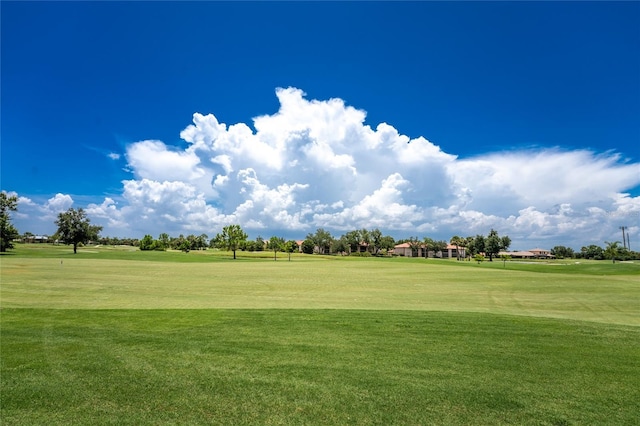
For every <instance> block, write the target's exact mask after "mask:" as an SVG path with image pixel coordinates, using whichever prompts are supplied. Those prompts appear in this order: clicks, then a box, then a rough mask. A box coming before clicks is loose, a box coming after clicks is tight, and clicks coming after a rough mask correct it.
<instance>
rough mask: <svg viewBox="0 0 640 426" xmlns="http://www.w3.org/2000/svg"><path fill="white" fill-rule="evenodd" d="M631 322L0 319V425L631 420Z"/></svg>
mask: <svg viewBox="0 0 640 426" xmlns="http://www.w3.org/2000/svg"><path fill="white" fill-rule="evenodd" d="M638 331H639V330H638V328H637V327H629V326H612V325H603V324H597V323H585V322H568V321H559V320H547V319H534V318H526V317H514V316H504V315H487V314H466V313H434V312H398V311H384V312H380V311H348V310H334V311H331V310H330V311H321V310H284V311H283V310H186V311H185V310H162V311H158V310H146V311H145V310H117V311H95V310H34V309H8V310H7V309H4V310H3V312H2V333H3V334H2V340H3V341H2V371H3V374H2V419H3V424H29V425H32V424H43V425H44V424H47V425H51V424H131V425H134V424H327V425H335V424H363V425H364V424H380V425H389V424H476V425H480V424H482V425H485V424H492V425H498V424H531V425H539V424H548V425H563V424H598V425H603V424H611V425H625V424H626V425H632V424H637V423H636V422H637V414H638V412H640V391H639V388H638V386H637V384H638V380H637V379H638V377H639V373H640V371H639V366H638V359H640V346H639V341H640V340H639V337H640V336H639V333H638Z"/></svg>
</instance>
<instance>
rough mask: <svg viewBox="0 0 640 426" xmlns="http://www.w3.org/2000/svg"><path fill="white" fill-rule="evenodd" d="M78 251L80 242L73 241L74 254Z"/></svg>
mask: <svg viewBox="0 0 640 426" xmlns="http://www.w3.org/2000/svg"><path fill="white" fill-rule="evenodd" d="M77 252H78V243H73V254H76V253H77Z"/></svg>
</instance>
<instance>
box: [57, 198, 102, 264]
mask: <svg viewBox="0 0 640 426" xmlns="http://www.w3.org/2000/svg"><path fill="white" fill-rule="evenodd" d="M55 223H56V226H57V227H58V230H57V231H56V234H57V235H58V238H59V239H60V241H62V242H63V243H64V244H73V253H74V254H76V253H77V252H78V244H80V243H82V244H86V243H88V242H89V241H92V240H97V239H98V238H99V235H100V231H102V226H97V225H91V221H90V220H89V218H88V217H87V214H86V213H85V211H84V210H83V209H82V208H79V209H78V210H76V209H74V208H70V209H69V210H67V211H66V212H63V213H60V214H59V215H58V220H56V222H55Z"/></svg>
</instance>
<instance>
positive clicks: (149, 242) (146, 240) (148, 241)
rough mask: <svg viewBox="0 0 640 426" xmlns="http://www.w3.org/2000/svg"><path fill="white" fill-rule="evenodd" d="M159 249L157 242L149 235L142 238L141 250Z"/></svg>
mask: <svg viewBox="0 0 640 426" xmlns="http://www.w3.org/2000/svg"><path fill="white" fill-rule="evenodd" d="M156 247H157V243H156V240H154V239H153V237H152V236H151V235H149V234H147V235H145V236H144V237H142V239H141V240H140V250H143V251H144V250H155V249H156Z"/></svg>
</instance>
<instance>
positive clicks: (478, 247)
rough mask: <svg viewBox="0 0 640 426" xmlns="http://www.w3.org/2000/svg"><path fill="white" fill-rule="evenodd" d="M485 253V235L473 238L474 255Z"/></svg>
mask: <svg viewBox="0 0 640 426" xmlns="http://www.w3.org/2000/svg"><path fill="white" fill-rule="evenodd" d="M480 253H485V238H484V235H480V234H478V235H476V236H475V237H474V238H473V254H474V255H476V254H480Z"/></svg>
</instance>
